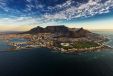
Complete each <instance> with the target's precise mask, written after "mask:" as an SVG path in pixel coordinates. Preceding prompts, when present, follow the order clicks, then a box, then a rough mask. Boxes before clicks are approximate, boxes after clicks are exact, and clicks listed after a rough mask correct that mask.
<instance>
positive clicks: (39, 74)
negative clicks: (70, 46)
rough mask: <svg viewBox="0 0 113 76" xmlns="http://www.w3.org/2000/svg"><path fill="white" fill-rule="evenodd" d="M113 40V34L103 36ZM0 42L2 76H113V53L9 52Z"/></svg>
mask: <svg viewBox="0 0 113 76" xmlns="http://www.w3.org/2000/svg"><path fill="white" fill-rule="evenodd" d="M99 33H101V34H103V35H106V36H108V37H109V38H110V41H109V42H107V43H106V44H109V45H111V46H113V32H99ZM9 48H10V46H8V45H7V44H6V43H5V42H4V41H2V40H1V41H0V50H1V52H0V76H113V50H109V49H104V50H101V51H98V52H88V53H79V54H62V53H57V52H52V51H51V50H49V49H46V48H35V49H29V50H18V51H14V50H13V51H8V49H9Z"/></svg>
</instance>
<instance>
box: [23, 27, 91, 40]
mask: <svg viewBox="0 0 113 76" xmlns="http://www.w3.org/2000/svg"><path fill="white" fill-rule="evenodd" d="M38 33H52V34H55V35H58V37H77V38H78V37H86V36H87V35H88V34H89V33H91V32H90V31H88V30H85V29H83V28H79V29H78V28H68V27H66V26H64V25H58V26H47V27H45V28H42V27H40V26H37V27H35V28H33V29H31V30H29V31H27V32H23V33H21V34H38ZM59 35H60V36H59Z"/></svg>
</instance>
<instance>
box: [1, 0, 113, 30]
mask: <svg viewBox="0 0 113 76" xmlns="http://www.w3.org/2000/svg"><path fill="white" fill-rule="evenodd" d="M51 25H52V26H54V25H66V26H68V27H76V28H79V27H84V28H86V29H113V0H0V31H26V30H29V29H31V28H33V27H36V26H42V27H46V26H51Z"/></svg>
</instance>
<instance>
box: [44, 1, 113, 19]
mask: <svg viewBox="0 0 113 76" xmlns="http://www.w3.org/2000/svg"><path fill="white" fill-rule="evenodd" d="M73 3H74V2H73V1H72V0H68V1H67V2H66V3H64V4H61V5H57V6H56V7H52V8H49V9H59V8H60V9H61V8H65V7H66V8H65V9H63V10H61V11H59V12H56V13H54V14H49V13H46V14H45V15H44V16H43V19H45V21H51V20H63V19H67V20H70V19H73V18H81V17H91V16H94V15H97V14H103V13H108V12H110V9H111V8H113V0H106V1H104V2H102V0H89V1H88V2H87V3H80V4H78V6H74V5H72V4H73Z"/></svg>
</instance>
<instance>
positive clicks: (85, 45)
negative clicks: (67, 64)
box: [72, 41, 98, 48]
mask: <svg viewBox="0 0 113 76" xmlns="http://www.w3.org/2000/svg"><path fill="white" fill-rule="evenodd" d="M72 46H73V48H90V47H96V46H98V44H97V43H94V42H88V41H78V42H75V43H74V44H72Z"/></svg>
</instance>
